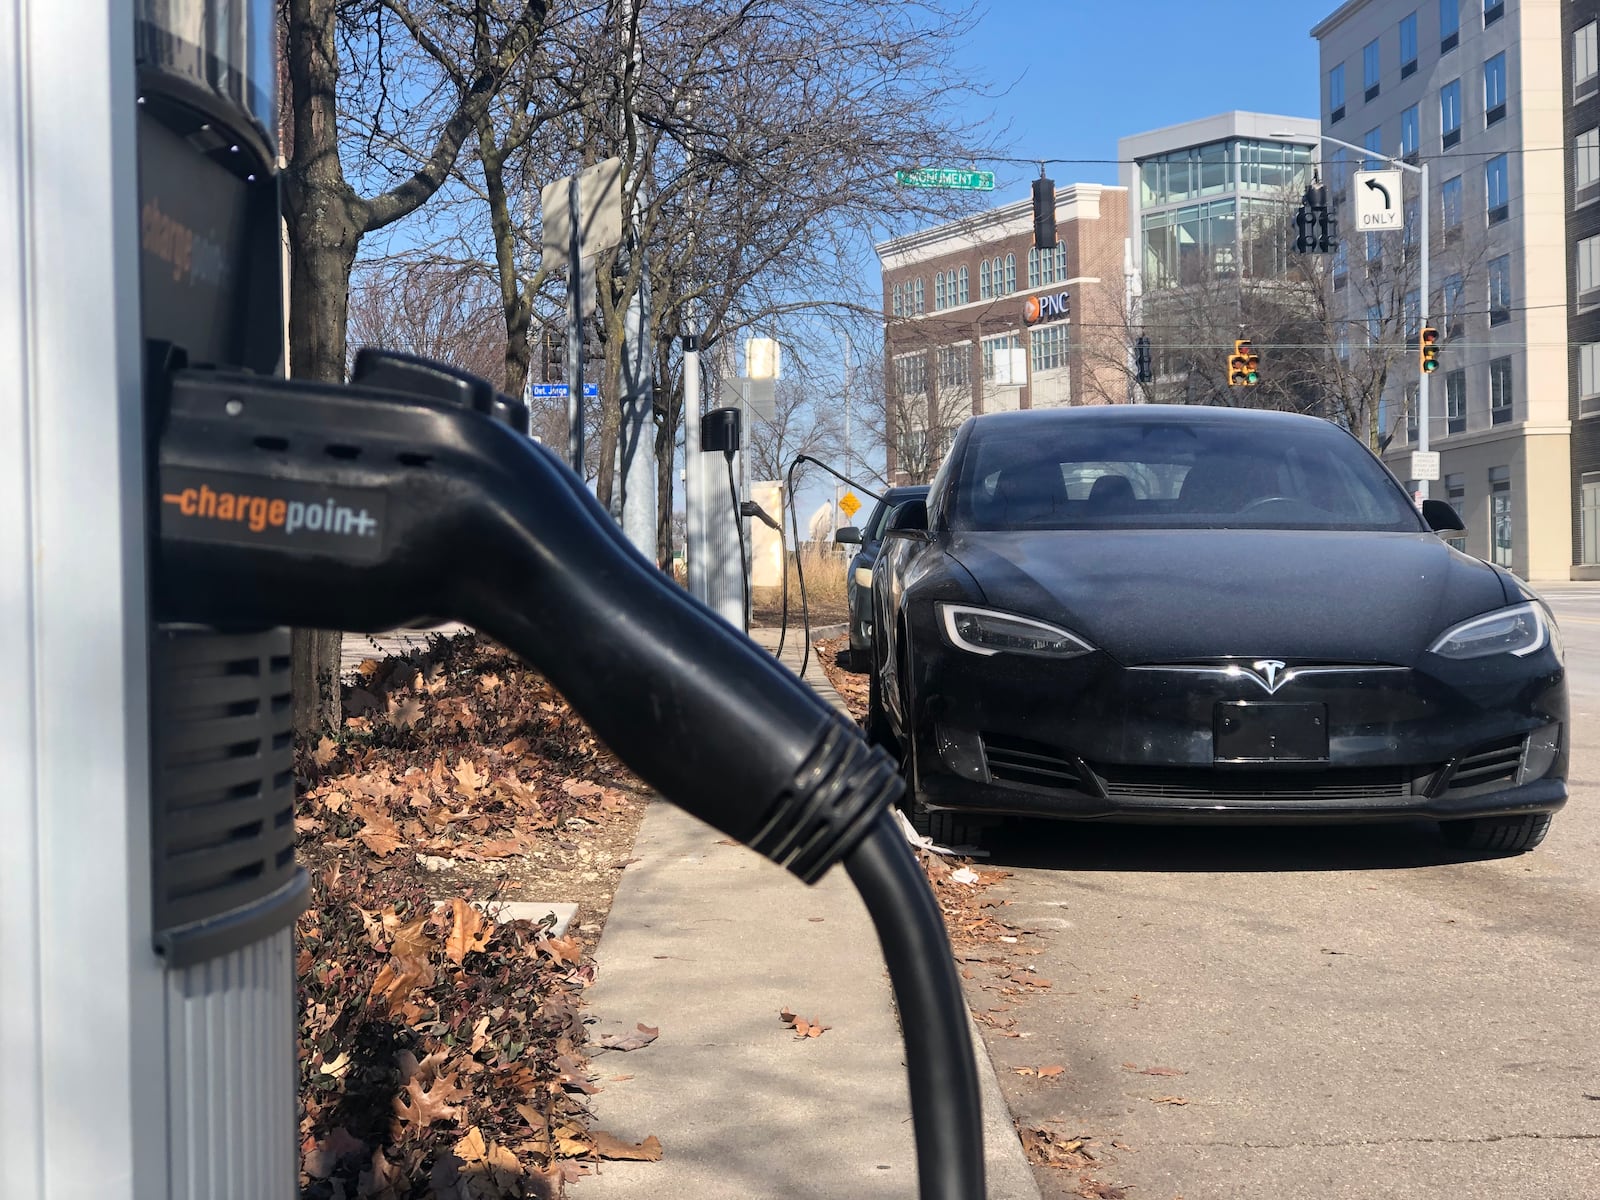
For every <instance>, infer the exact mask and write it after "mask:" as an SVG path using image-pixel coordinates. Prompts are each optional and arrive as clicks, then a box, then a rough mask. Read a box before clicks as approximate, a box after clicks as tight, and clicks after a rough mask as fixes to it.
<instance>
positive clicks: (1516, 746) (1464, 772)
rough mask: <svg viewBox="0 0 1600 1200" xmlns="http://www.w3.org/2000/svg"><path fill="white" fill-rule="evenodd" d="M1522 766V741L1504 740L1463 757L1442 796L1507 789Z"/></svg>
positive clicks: (1515, 780)
mask: <svg viewBox="0 0 1600 1200" xmlns="http://www.w3.org/2000/svg"><path fill="white" fill-rule="evenodd" d="M1521 766H1522V739H1521V738H1507V739H1505V740H1504V741H1500V742H1495V743H1494V744H1493V745H1489V746H1484V747H1481V748H1480V749H1478V750H1476V751H1474V752H1473V753H1471V754H1468V755H1464V756H1463V757H1462V758H1461V759H1460V761H1458V762H1457V763H1456V769H1455V771H1454V772H1453V773H1452V774H1451V776H1450V782H1449V784H1448V785H1447V786H1446V787H1445V793H1446V794H1447V795H1449V794H1455V795H1460V794H1462V793H1464V792H1475V791H1479V790H1487V789H1490V788H1497V787H1510V786H1511V785H1513V784H1515V783H1516V782H1517V771H1518V769H1519V768H1521Z"/></svg>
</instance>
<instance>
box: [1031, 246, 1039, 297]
mask: <svg viewBox="0 0 1600 1200" xmlns="http://www.w3.org/2000/svg"><path fill="white" fill-rule="evenodd" d="M1028 286H1029V287H1031V288H1036V287H1038V286H1039V247H1037V246H1030V247H1029V248H1028Z"/></svg>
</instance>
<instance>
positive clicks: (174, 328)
mask: <svg viewBox="0 0 1600 1200" xmlns="http://www.w3.org/2000/svg"><path fill="white" fill-rule="evenodd" d="M276 7H277V6H276V3H275V0H186V2H180V0H138V2H137V3H136V4H134V5H133V6H131V11H130V6H128V5H126V4H123V3H120V2H119V0H96V2H92V3H91V2H90V0H78V2H76V3H67V2H65V0H16V2H15V4H14V5H13V8H12V15H11V17H10V19H9V20H6V21H0V79H3V80H6V81H7V83H6V85H5V86H4V87H0V160H3V161H5V162H7V163H12V164H20V169H19V170H17V171H15V172H10V173H7V174H4V175H0V231H3V235H4V236H5V237H6V238H7V241H8V244H9V245H10V246H11V247H12V249H13V250H14V253H6V254H0V422H3V424H0V429H3V431H4V434H5V436H4V437H0V464H3V467H4V469H3V470H0V488H3V489H4V492H3V501H4V502H0V571H3V572H4V576H3V578H4V579H5V581H6V583H5V586H4V587H3V588H0V662H4V663H6V664H7V665H8V666H9V667H10V670H11V675H12V679H13V681H14V682H13V686H12V687H11V688H8V689H7V691H6V695H5V699H4V700H3V701H0V821H3V822H4V828H5V830H6V836H5V837H4V838H0V963H3V964H4V966H3V968H0V1013H4V1015H5V1021H4V1023H3V1025H0V1053H3V1055H4V1060H5V1062H6V1064H7V1069H8V1075H9V1082H8V1086H6V1087H4V1088H0V1184H3V1188H0V1193H3V1194H4V1195H6V1196H17V1197H28V1198H30V1200H32V1198H38V1200H67V1198H71V1200H78V1198H80V1197H81V1198H84V1200H87V1198H89V1197H94V1200H169V1198H170V1200H256V1198H261V1200H289V1198H290V1197H293V1196H294V1195H295V1194H296V1192H297V1186H298V1164H297V1161H296V1138H295V1132H296V1126H297V1122H296V1100H295V1096H294V1080H295V1059H294V1054H295V1049H294V1027H295V993H294V986H295V972H294V967H293V961H292V960H293V955H292V926H293V922H294V919H295V917H296V916H297V915H298V914H299V912H300V911H301V909H302V907H303V905H304V903H305V900H306V895H307V881H306V878H305V875H304V872H303V871H302V870H301V868H300V867H299V866H298V865H297V864H296V862H295V857H294V844H293V804H294V796H293V787H294V782H293V774H292V768H291V756H292V735H291V731H290V719H291V712H292V700H293V696H292V693H291V685H290V672H289V646H288V635H287V628H288V627H289V626H291V625H293V626H300V627H308V628H322V629H345V630H358V631H359V630H365V631H374V632H375V631H380V630H384V629H390V628H394V627H397V626H401V625H404V624H408V623H414V622H417V621H420V620H425V619H456V620H461V621H464V622H465V623H467V624H469V625H472V626H473V627H475V628H478V629H480V630H483V631H484V632H485V633H487V634H489V635H490V636H492V637H494V638H495V639H496V640H497V641H499V642H500V643H501V644H503V645H504V646H506V647H507V648H508V649H510V650H512V651H513V652H514V653H517V654H519V655H520V656H522V657H523V658H524V659H526V660H527V661H528V662H530V663H531V664H532V665H533V666H535V667H536V668H538V669H539V670H541V671H542V672H543V673H544V674H545V675H546V676H547V677H548V678H549V679H550V681H551V682H552V683H553V684H554V685H555V686H556V687H557V688H558V689H560V690H561V691H562V692H563V694H564V695H566V697H567V698H568V700H569V701H570V702H571V703H572V705H573V707H574V708H575V709H576V710H577V711H578V712H579V713H580V714H582V715H583V717H584V718H585V719H586V720H587V721H588V723H589V724H590V726H591V728H592V729H593V730H594V732H595V733H596V735H597V736H598V737H599V738H601V739H602V740H603V741H604V742H605V743H606V744H607V745H609V746H610V747H611V749H612V750H613V751H614V752H615V753H616V755H617V756H618V758H620V759H621V760H622V761H623V762H624V763H626V764H627V765H628V766H629V767H630V768H631V769H632V770H633V771H634V772H635V773H636V774H637V775H638V776H640V777H641V778H642V779H643V780H644V781H645V782H647V783H648V784H650V785H651V786H652V787H654V788H655V789H656V790H657V791H658V792H659V793H660V794H661V795H662V796H663V797H664V798H666V799H668V800H671V801H672V802H674V803H676V804H678V805H680V806H681V807H684V808H686V809H687V810H689V811H690V812H693V813H694V814H695V815H697V816H699V817H701V818H702V819H704V820H706V821H707V822H709V823H710V824H712V825H714V826H716V827H717V828H718V829H720V830H722V831H723V832H725V833H727V834H728V835H729V836H730V837H733V838H735V839H737V840H739V841H741V842H743V843H745V844H746V845H749V846H750V847H752V848H753V849H755V850H757V851H759V852H761V853H763V854H765V855H766V856H767V857H769V858H771V859H772V860H774V861H776V862H779V863H781V864H783V865H784V866H786V867H788V868H789V869H790V870H791V871H792V872H793V873H794V874H795V875H797V876H798V877H799V878H800V879H801V880H804V881H814V880H815V879H817V878H819V877H820V876H821V875H822V874H823V873H824V872H825V871H827V870H829V869H830V868H831V867H833V866H834V865H836V864H841V863H842V864H843V865H844V867H845V868H846V870H847V871H848V872H849V874H850V877H851V879H852V881H853V882H854V883H855V884H856V887H857V888H858V890H859V891H860V893H861V895H862V897H863V900H864V901H865V904H866V907H867V909H868V911H869V913H870V914H871V916H872V918H873V921H874V923H875V925H876V927H877V929H878V932H879V937H880V941H881V943H882V946H883V950H884V954H885V958H886V961H887V963H888V967H889V972H890V975H891V979H892V981H893V984H894V988H895V995H896V999H897V1002H898V1004H899V1006H900V1010H901V1018H902V1026H903V1028H904V1032H905V1038H906V1048H907V1070H908V1073H909V1076H910V1084H911V1097H912V1112H913V1117H914V1120H915V1123H916V1127H917V1153H918V1169H919V1170H918V1173H919V1180H920V1186H921V1194H922V1196H923V1197H925V1198H927V1200H933V1198H935V1197H937V1198H940V1200H976V1198H977V1197H979V1196H981V1195H982V1194H983V1162H982V1142H981V1138H980V1136H979V1132H978V1098H977V1076H976V1071H975V1067H974V1063H973V1058H972V1050H971V1045H970V1041H969V1038H968V1033H967V1021H966V1014H965V1009H964V1004H963V1001H962V999H961V993H960V985H959V981H958V980H957V978H956V975H955V971H954V967H953V963H952V961H951V959H950V955H949V948H948V944H947V942H946V940H945V937H944V931H943V926H942V922H941V920H940V917H939V912H938V908H937V905H936V904H935V902H934V900H933V897H932V896H931V894H930V893H929V891H928V888H927V886H926V881H925V880H924V878H923V877H922V875H921V872H920V868H919V867H918V866H917V864H916V862H915V860H914V859H913V857H912V855H911V853H910V851H909V849H908V848H907V846H906V844H905V842H904V840H903V839H902V838H901V837H900V835H899V834H898V832H897V831H896V829H895V826H894V824H893V822H892V820H891V819H890V816H889V814H888V812H887V809H888V807H889V806H890V805H892V804H894V803H895V802H896V801H897V799H898V798H899V796H900V795H901V793H902V791H903V783H902V781H901V780H900V778H899V776H898V774H897V772H896V769H895V765H894V763H893V762H892V761H891V760H890V759H889V758H888V756H887V755H886V754H884V753H883V752H882V751H881V750H878V749H874V748H871V747H869V746H868V745H867V744H866V742H865V741H864V740H863V739H862V738H861V737H860V734H859V731H858V730H856V729H855V727H854V726H853V725H850V724H849V723H847V722H845V721H844V720H843V719H842V718H840V717H839V716H838V715H837V714H835V713H834V712H833V711H832V710H831V709H830V708H829V707H828V706H827V705H826V704H824V703H823V702H822V701H821V700H820V699H819V698H818V697H817V696H816V695H815V694H814V693H812V692H811V691H810V690H809V689H807V688H806V687H805V686H804V685H802V684H801V683H800V682H799V681H798V680H797V679H795V677H794V676H793V675H791V674H790V673H789V672H788V671H787V670H785V669H784V668H783V667H781V666H779V665H778V664H777V663H776V662H775V661H774V660H773V658H772V657H771V656H770V655H769V654H767V653H766V652H765V651H762V650H760V649H758V648H757V647H755V646H754V645H753V644H752V643H751V642H750V641H749V639H748V638H746V637H744V636H743V634H742V633H741V632H739V631H738V630H736V629H734V628H733V627H732V626H730V625H729V624H728V623H727V622H725V621H723V620H721V619H720V618H718V617H717V616H716V615H715V614H714V613H713V612H711V610H709V609H707V608H706V607H705V606H704V605H702V604H700V603H699V602H697V601H696V600H694V599H692V598H691V597H690V596H689V595H688V594H687V593H686V592H684V591H683V590H682V589H680V588H678V587H677V586H676V585H675V584H673V583H672V582H671V581H670V580H669V579H668V578H666V577H665V576H663V575H662V574H661V573H660V572H659V571H657V570H656V569H655V566H654V563H652V562H651V561H650V560H649V559H647V558H646V557H644V556H643V555H641V554H640V553H639V552H638V551H637V550H636V549H635V548H634V547H633V546H632V545H631V544H630V543H629V542H628V541H627V539H626V538H625V537H624V536H623V535H622V532H621V531H620V530H619V529H618V528H617V526H616V524H615V522H614V521H612V520H611V518H610V516H609V515H608V514H607V513H606V512H605V511H604V510H603V509H601V508H600V506H599V505H598V503H597V502H596V501H595V500H594V497H593V496H592V495H591V494H590V493H589V492H588V491H587V490H586V489H585V488H584V486H583V484H582V481H581V480H579V479H578V478H577V477H576V476H575V475H573V474H572V472H571V471H570V470H569V469H568V468H567V467H566V466H565V465H564V464H563V463H562V462H561V461H560V460H559V459H558V458H557V457H556V456H555V455H553V454H552V453H550V452H549V451H548V450H546V449H545V448H543V447H541V446H539V445H537V444H536V443H534V442H533V441H532V440H531V439H530V438H529V437H528V436H527V412H526V409H525V408H523V407H522V406H521V405H520V404H519V403H518V402H517V401H515V400H512V399H510V398H508V397H505V396H502V395H500V394H499V393H497V392H496V390H495V389H494V388H493V387H492V386H491V385H490V384H488V383H486V382H485V381H483V380H479V379H475V378H473V377H472V376H470V375H466V374H464V373H462V372H459V371H456V370H453V369H451V368H448V367H445V366H442V365H440V364H436V363H430V362H426V361H424V360H420V359H415V358H410V357H408V356H403V355H396V354H388V353H375V352H367V351H363V352H362V353H361V354H359V355H357V357H356V360H355V363H354V367H353V370H352V373H351V379H350V382H349V383H348V384H346V385H330V384H321V383H313V382H302V381H294V380H287V379H284V378H283V377H282V362H283V353H282V351H283V315H282V312H281V295H282V287H281V278H280V265H279V264H280V261H281V259H280V245H281V243H280V237H281V225H280V220H279V209H278V198H277V187H278V184H277V179H276V176H275V170H274V165H275V161H276V155H275V147H274V145H273V139H272V132H271V131H272V129H273V128H274V126H275V122H276V112H277V107H276V97H275V95H274V86H275V80H276V79H277V77H278V75H277V64H276V60H275V47H276V42H275V25H274V22H275V18H276ZM707 983H708V986H714V985H715V981H707ZM843 1085H844V1081H841V1086H843Z"/></svg>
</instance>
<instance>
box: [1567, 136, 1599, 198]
mask: <svg viewBox="0 0 1600 1200" xmlns="http://www.w3.org/2000/svg"><path fill="white" fill-rule="evenodd" d="M1595 200H1600V128H1595V129H1587V130H1585V131H1584V132H1582V133H1580V134H1579V135H1578V136H1577V139H1576V140H1575V141H1574V142H1573V144H1572V203H1573V205H1574V206H1577V205H1581V204H1592V203H1594V201H1595Z"/></svg>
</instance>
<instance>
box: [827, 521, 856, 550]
mask: <svg viewBox="0 0 1600 1200" xmlns="http://www.w3.org/2000/svg"><path fill="white" fill-rule="evenodd" d="M833 540H834V542H836V543H837V544H838V545H840V546H859V545H861V530H859V529H857V528H856V527H855V526H854V525H846V526H844V527H843V528H841V529H840V530H839V531H838V532H837V533H835V534H834V535H833Z"/></svg>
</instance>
